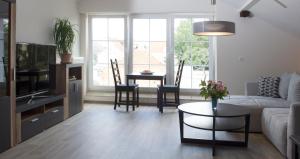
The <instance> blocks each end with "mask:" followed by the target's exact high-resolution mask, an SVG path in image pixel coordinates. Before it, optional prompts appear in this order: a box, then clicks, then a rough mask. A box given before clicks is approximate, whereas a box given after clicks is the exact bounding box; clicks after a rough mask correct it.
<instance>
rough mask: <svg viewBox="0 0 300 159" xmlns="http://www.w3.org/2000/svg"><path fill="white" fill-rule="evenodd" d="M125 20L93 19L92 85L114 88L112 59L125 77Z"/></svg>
mask: <svg viewBox="0 0 300 159" xmlns="http://www.w3.org/2000/svg"><path fill="white" fill-rule="evenodd" d="M124 28H125V20H124V18H102V17H93V18H91V38H92V40H91V41H92V43H91V45H92V47H91V48H92V56H90V57H91V61H92V62H93V63H92V68H91V69H92V85H93V86H112V85H114V83H113V81H114V80H113V76H112V72H111V66H110V59H114V58H116V59H117V60H118V63H119V67H120V73H121V75H122V76H123V77H124V69H125V61H124V59H125V57H124V39H125V38H124V33H125V32H124Z"/></svg>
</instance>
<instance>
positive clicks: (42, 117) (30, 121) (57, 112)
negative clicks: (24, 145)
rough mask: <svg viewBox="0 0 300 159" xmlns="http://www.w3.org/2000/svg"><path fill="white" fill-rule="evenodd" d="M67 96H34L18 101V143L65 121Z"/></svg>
mask: <svg viewBox="0 0 300 159" xmlns="http://www.w3.org/2000/svg"><path fill="white" fill-rule="evenodd" d="M64 97H65V95H48V96H32V97H31V98H30V99H29V100H30V101H27V100H23V101H17V107H16V113H17V114H16V125H17V143H20V142H22V141H25V140H27V139H29V138H31V137H33V136H35V135H37V134H39V133H41V132H42V131H43V130H46V129H48V128H50V127H52V126H54V125H56V124H58V123H59V122H62V121H63V120H64Z"/></svg>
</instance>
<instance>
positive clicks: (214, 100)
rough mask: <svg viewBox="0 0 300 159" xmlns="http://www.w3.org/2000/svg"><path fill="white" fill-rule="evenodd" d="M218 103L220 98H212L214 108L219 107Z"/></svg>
mask: <svg viewBox="0 0 300 159" xmlns="http://www.w3.org/2000/svg"><path fill="white" fill-rule="evenodd" d="M217 105H218V98H213V97H212V98H211V106H212V108H213V109H217Z"/></svg>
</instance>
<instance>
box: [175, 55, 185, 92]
mask: <svg viewBox="0 0 300 159" xmlns="http://www.w3.org/2000/svg"><path fill="white" fill-rule="evenodd" d="M183 66H184V60H180V61H179V65H178V70H177V74H176V80H175V86H177V87H180V82H181V76H182V70H183Z"/></svg>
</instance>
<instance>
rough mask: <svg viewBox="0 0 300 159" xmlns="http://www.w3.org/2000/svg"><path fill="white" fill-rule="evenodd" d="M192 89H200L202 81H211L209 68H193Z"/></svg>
mask: <svg viewBox="0 0 300 159" xmlns="http://www.w3.org/2000/svg"><path fill="white" fill-rule="evenodd" d="M192 77H193V78H192V88H199V84H200V82H201V81H202V80H205V81H207V80H209V72H208V67H197V66H193V67H192Z"/></svg>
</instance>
